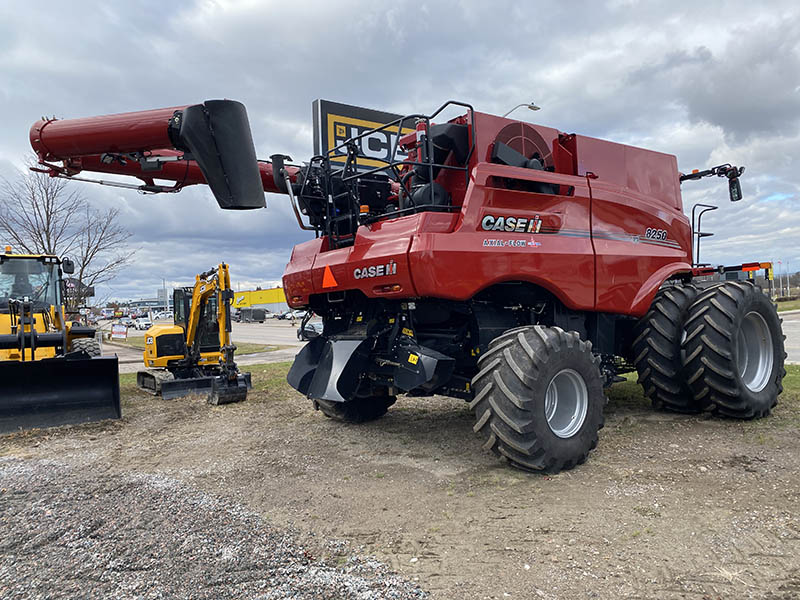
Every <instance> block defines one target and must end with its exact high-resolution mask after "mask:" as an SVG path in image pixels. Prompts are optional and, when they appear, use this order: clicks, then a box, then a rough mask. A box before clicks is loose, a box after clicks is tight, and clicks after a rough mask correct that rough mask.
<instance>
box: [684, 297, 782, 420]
mask: <svg viewBox="0 0 800 600" xmlns="http://www.w3.org/2000/svg"><path fill="white" fill-rule="evenodd" d="M783 340H784V335H783V332H782V331H781V321H780V319H779V318H778V313H777V311H776V310H775V306H774V305H773V304H772V303H771V302H770V300H769V299H768V298H767V297H766V296H765V295H764V294H763V293H762V292H761V290H760V289H759V288H757V287H756V286H755V285H753V284H752V283H750V282H749V281H747V282H745V281H728V282H725V283H723V284H720V285H718V286H715V287H713V288H710V289H708V290H704V291H702V292H701V293H700V294H699V295H698V296H697V299H696V300H695V301H694V303H693V304H692V306H691V308H690V310H689V319H688V320H687V322H686V340H685V341H684V344H683V350H684V354H685V362H686V377H687V381H688V384H689V386H690V388H691V390H692V393H693V395H694V400H695V402H696V403H698V406H700V407H702V408H711V409H712V410H713V411H714V413H715V414H718V415H724V416H726V417H736V418H739V419H751V418H754V417H763V416H766V415H768V414H769V412H770V410H771V409H772V407H773V406H775V405H776V404H777V403H778V394H780V393H781V392H782V391H783V385H782V380H783V376H784V375H785V374H786V371H785V370H784V368H783V361H784V359H785V358H786V353H785V352H784V347H783Z"/></svg>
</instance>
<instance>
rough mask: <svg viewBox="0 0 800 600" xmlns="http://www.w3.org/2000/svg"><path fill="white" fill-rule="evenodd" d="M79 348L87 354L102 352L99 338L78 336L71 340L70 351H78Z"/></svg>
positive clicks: (99, 353) (100, 353)
mask: <svg viewBox="0 0 800 600" xmlns="http://www.w3.org/2000/svg"><path fill="white" fill-rule="evenodd" d="M81 350H83V351H84V352H86V354H88V355H89V356H101V355H102V354H103V352H102V350H101V348H100V342H99V340H96V339H94V338H78V339H75V340H72V351H73V352H79V351H81Z"/></svg>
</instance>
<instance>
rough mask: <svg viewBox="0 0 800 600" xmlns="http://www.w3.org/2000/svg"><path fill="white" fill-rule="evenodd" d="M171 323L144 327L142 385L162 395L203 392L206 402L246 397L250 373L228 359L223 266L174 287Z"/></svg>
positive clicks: (228, 296)
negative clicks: (179, 286) (241, 369)
mask: <svg viewBox="0 0 800 600" xmlns="http://www.w3.org/2000/svg"><path fill="white" fill-rule="evenodd" d="M172 297H173V314H174V324H173V325H153V326H152V327H150V328H149V329H148V330H147V331H146V332H145V350H144V365H145V367H146V369H145V370H143V371H139V372H138V373H137V375H136V383H137V385H138V387H139V388H140V389H142V390H145V391H147V392H150V393H151V394H155V395H158V394H160V395H161V397H162V398H165V399H170V398H178V397H180V396H186V395H189V394H204V395H206V397H207V399H208V402H209V403H210V404H228V403H231V402H240V401H242V400H245V399H246V398H247V390H248V389H250V388H251V387H252V385H251V382H250V373H241V372H239V369H238V368H237V366H236V363H235V362H234V360H233V355H234V352H235V350H236V346H234V345H233V343H232V342H231V300H232V299H233V290H232V289H231V277H230V271H229V268H228V265H227V264H225V263H220V265H219V266H217V267H215V268H213V269H211V270H209V271H206V272H205V273H200V274H199V275H197V277H196V278H195V284H194V286H193V287H183V288H177V289H175V290H174V291H173V296H172Z"/></svg>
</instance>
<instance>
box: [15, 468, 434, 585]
mask: <svg viewBox="0 0 800 600" xmlns="http://www.w3.org/2000/svg"><path fill="white" fill-rule="evenodd" d="M264 483H266V484H268V482H264ZM0 532H1V533H2V541H0V597H2V598H4V599H6V600H10V599H12V598H13V599H23V598H25V599H28V598H30V599H34V598H36V599H38V598H48V599H49V598H193V599H201V598H215V599H218V598H259V599H264V600H268V599H270V600H271V599H278V598H292V599H298V600H299V599H305V598H331V599H333V598H336V599H339V598H342V599H349V598H352V599H358V600H366V599H369V598H387V599H398V600H400V599H412V598H425V597H426V594H424V593H423V592H422V591H421V590H420V589H419V588H418V587H417V586H416V585H415V584H412V583H410V582H407V581H404V580H402V579H400V578H398V577H397V576H395V575H393V574H392V573H390V572H389V571H388V569H387V568H386V566H385V565H383V564H382V563H380V562H378V561H376V560H374V559H370V558H366V557H362V556H359V555H355V554H351V555H350V556H349V557H348V558H347V559H345V560H342V561H341V562H342V563H343V564H341V565H339V566H334V565H331V564H326V563H325V562H323V561H319V560H317V559H315V557H314V556H312V555H311V554H310V553H309V552H308V551H307V550H305V549H304V548H303V547H302V546H301V545H300V544H298V543H297V541H296V539H295V537H294V535H293V534H292V533H291V532H287V531H286V530H283V529H278V528H276V527H274V526H271V525H270V524H268V523H266V522H265V521H264V519H263V518H262V517H261V516H259V515H258V514H256V513H254V512H252V511H249V510H247V509H245V508H243V507H242V506H240V505H236V504H231V503H229V502H226V501H225V500H224V499H223V498H221V497H219V496H214V495H211V494H208V493H205V492H202V491H200V490H197V489H195V488H193V487H190V486H187V485H185V484H183V483H181V482H179V481H177V480H175V479H172V478H169V477H165V476H163V475H152V474H134V475H115V474H107V473H96V474H94V475H92V474H91V473H88V472H86V471H80V470H77V469H73V468H71V467H69V466H67V465H65V464H63V463H58V462H53V461H47V460H35V461H20V460H17V459H0ZM329 544H333V545H337V543H336V542H329ZM339 545H341V543H339ZM334 549H335V550H341V549H340V548H334Z"/></svg>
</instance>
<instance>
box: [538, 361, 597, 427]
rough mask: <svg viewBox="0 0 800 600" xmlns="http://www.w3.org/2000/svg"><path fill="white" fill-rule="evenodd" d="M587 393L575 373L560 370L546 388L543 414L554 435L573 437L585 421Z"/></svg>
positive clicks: (580, 378)
mask: <svg viewBox="0 0 800 600" xmlns="http://www.w3.org/2000/svg"><path fill="white" fill-rule="evenodd" d="M588 408H589V391H588V390H587V389H586V382H585V381H584V380H583V377H581V376H580V375H579V374H578V373H577V372H576V371H573V370H572V369H562V370H561V371H559V372H558V373H556V374H555V377H553V379H551V380H550V384H549V385H548V386H547V392H546V393H545V398H544V412H545V417H547V425H548V426H549V427H550V431H552V432H553V433H554V434H555V435H557V436H558V437H560V438H568V437H572V436H573V435H575V434H576V433H577V432H578V430H580V428H581V427H582V426H583V422H584V421H585V420H586V412H587V411H588Z"/></svg>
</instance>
